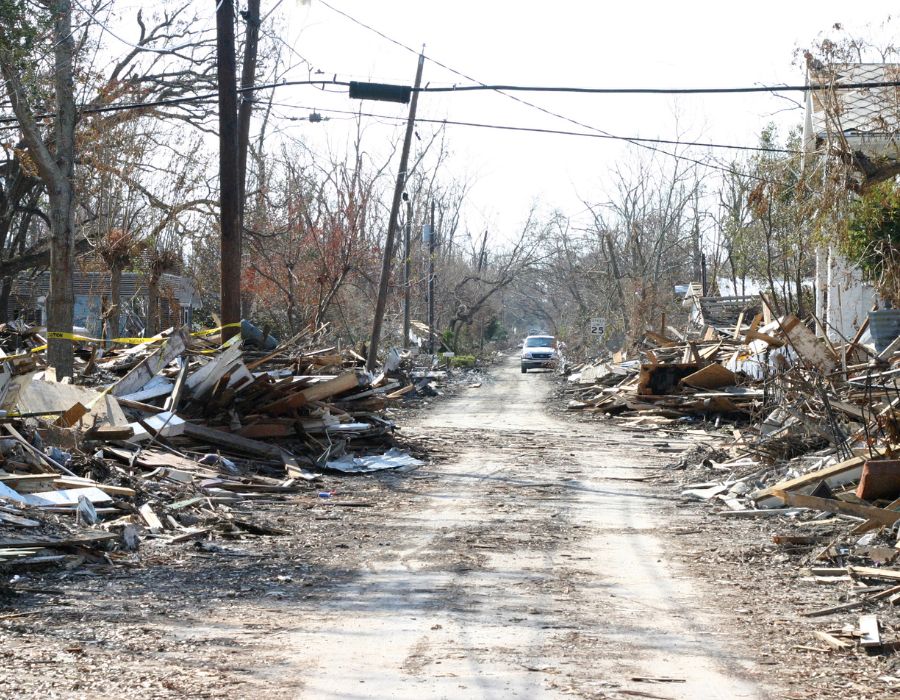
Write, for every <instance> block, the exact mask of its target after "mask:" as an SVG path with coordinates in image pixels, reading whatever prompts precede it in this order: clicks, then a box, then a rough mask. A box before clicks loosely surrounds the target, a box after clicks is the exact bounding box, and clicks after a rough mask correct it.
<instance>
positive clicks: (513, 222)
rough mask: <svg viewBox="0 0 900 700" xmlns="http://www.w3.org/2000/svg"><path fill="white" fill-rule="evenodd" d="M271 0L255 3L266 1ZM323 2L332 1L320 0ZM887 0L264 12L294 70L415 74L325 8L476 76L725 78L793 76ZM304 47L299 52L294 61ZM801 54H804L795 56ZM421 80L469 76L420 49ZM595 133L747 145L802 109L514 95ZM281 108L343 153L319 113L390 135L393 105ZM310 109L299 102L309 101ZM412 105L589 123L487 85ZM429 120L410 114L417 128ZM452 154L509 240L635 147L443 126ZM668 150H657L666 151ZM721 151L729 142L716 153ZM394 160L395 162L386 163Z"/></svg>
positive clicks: (576, 201)
mask: <svg viewBox="0 0 900 700" xmlns="http://www.w3.org/2000/svg"><path fill="white" fill-rule="evenodd" d="M267 4H268V5H269V6H271V2H267V0H263V8H264V9H263V11H264V12H265V11H266V5H267ZM329 5H331V7H329ZM893 5H894V3H891V2H889V1H887V0H862V1H859V2H856V3H847V2H834V1H832V0H822V1H819V2H816V3H807V2H798V1H794V2H791V1H789V0H788V1H785V0H780V1H778V2H775V1H772V0H757V2H754V3H745V4H736V3H730V2H722V1H721V0H719V1H718V2H708V1H705V0H682V2H678V3H675V2H670V1H661V0H643V1H641V0H632V1H631V2H626V1H622V0H616V1H614V2H607V1H605V0H595V1H587V0H557V1H556V2H534V1H532V0H517V1H512V0H480V1H475V0H455V1H454V2H435V1H426V0H418V1H414V0H391V1H388V0H383V1H378V0H327V3H326V0H308V2H301V1H300V0H282V2H281V4H280V5H279V6H278V8H277V9H276V10H275V14H273V17H274V16H279V15H280V16H282V17H283V19H282V20H279V24H280V26H279V29H278V30H279V31H280V32H281V33H282V35H283V36H284V37H285V42H286V44H287V45H288V46H289V47H290V49H289V50H290V52H291V55H292V56H293V57H294V59H295V61H296V62H297V63H298V65H297V67H296V68H294V69H293V70H292V72H291V75H290V76H288V77H290V78H295V79H303V78H306V77H308V76H309V72H310V66H311V67H312V68H314V69H315V70H317V71H322V73H321V74H318V73H316V74H315V75H321V76H324V77H326V78H331V77H333V76H335V75H336V76H337V78H338V79H339V80H371V81H376V82H393V83H400V84H406V85H409V84H412V82H413V78H414V74H415V68H416V56H415V53H414V52H411V51H409V50H407V49H405V48H402V47H401V46H398V45H397V43H393V42H392V41H390V40H389V39H387V38H384V37H382V36H379V35H378V34H376V33H375V32H373V31H371V30H369V29H366V28H364V27H362V26H360V25H359V24H356V23H354V22H353V21H352V20H351V19H348V18H347V17H345V16H343V15H342V14H340V13H339V12H336V11H335V10H334V9H332V8H336V9H337V10H340V11H341V12H343V13H346V15H349V16H350V17H352V18H353V19H355V20H357V21H358V22H359V23H362V24H365V25H368V26H369V27H372V28H373V29H376V30H378V31H379V32H381V33H383V34H384V35H386V36H387V37H389V38H390V39H393V40H394V41H396V42H398V43H399V44H402V45H405V46H407V47H410V48H412V49H414V50H415V51H418V50H419V49H420V48H421V47H422V45H423V44H424V45H425V53H426V56H428V57H429V58H434V59H435V60H436V61H438V62H440V63H442V64H444V66H447V67H449V68H451V69H454V70H455V71H458V72H459V73H462V74H464V75H466V76H470V77H471V78H474V79H475V80H476V81H480V82H484V83H503V84H521V85H547V86H579V87H655V88H684V87H735V86H754V85H776V84H791V85H796V84H802V83H803V80H804V75H803V70H802V69H801V65H800V62H799V61H798V60H797V58H796V52H797V50H798V49H802V48H804V47H807V46H811V45H812V44H814V43H815V42H816V40H817V38H821V35H822V33H823V32H827V31H828V30H829V29H830V28H831V27H832V25H834V24H835V23H837V22H840V23H841V24H843V25H844V26H845V27H846V28H848V29H850V30H851V31H853V32H855V33H861V34H863V35H870V36H873V37H874V36H878V35H879V32H880V31H882V30H880V29H879V25H881V24H882V23H883V22H884V21H885V20H886V19H887V18H888V16H889V14H890V12H891V10H892V9H893V7H892V6H893ZM299 57H302V58H303V59H304V60H305V61H307V62H308V63H306V64H303V63H302V62H301V61H300V58H299ZM801 60H802V59H801ZM423 82H424V83H426V84H430V85H432V86H435V85H448V84H454V83H460V84H463V83H467V82H469V81H467V80H466V79H465V78H463V77H460V75H458V74H454V73H453V72H451V71H449V70H447V69H446V68H444V67H441V66H440V65H437V64H436V63H434V62H432V61H431V60H429V61H426V64H425V71H424V77H423ZM516 95H517V97H520V98H521V99H524V100H527V101H529V102H532V103H533V104H535V105H537V106H538V107H541V108H544V109H546V110H550V111H552V112H555V113H557V114H559V115H562V116H564V117H567V118H569V119H571V120H575V121H577V122H580V123H581V124H583V125H586V126H587V127H590V128H591V129H599V130H602V131H605V132H608V133H611V134H615V135H622V136H640V137H649V138H663V139H679V138H680V139H684V140H699V141H711V142H716V143H722V144H733V145H746V146H752V145H755V144H756V142H757V139H758V135H759V133H760V131H761V129H762V128H763V127H764V126H765V125H766V124H767V123H768V122H771V121H774V122H776V124H778V125H779V127H780V129H781V131H782V133H786V132H787V130H788V129H789V128H790V127H792V126H794V125H799V124H800V123H801V121H802V117H803V113H802V110H801V109H800V107H799V102H800V100H799V99H798V98H799V95H797V94H794V95H789V97H791V98H792V99H791V100H788V99H784V98H779V97H774V96H771V95H768V94H746V95H700V96H690V95H688V96H679V97H677V98H675V97H672V96H646V95H641V96H621V95H616V96H613V95H561V94H535V93H527V94H526V93H516ZM276 99H277V101H278V103H279V104H281V105H284V106H283V107H280V108H279V111H280V113H282V114H285V115H287V114H290V115H293V116H305V115H306V114H308V112H309V111H311V109H315V110H319V111H320V112H321V113H322V114H323V115H324V116H328V117H330V120H329V121H325V122H320V123H317V124H313V123H309V122H302V121H292V122H283V123H282V128H283V129H284V133H286V134H288V135H290V136H291V137H292V138H299V139H303V140H304V141H305V142H306V143H307V144H309V145H310V146H311V147H312V148H314V149H326V148H327V149H331V150H333V151H334V150H338V151H339V150H341V149H342V148H343V147H344V146H345V145H346V143H347V141H348V139H349V138H350V131H351V129H352V124H353V122H352V120H348V119H346V118H344V119H341V117H342V116H344V115H340V114H335V113H329V112H326V111H325V110H328V109H331V110H354V109H358V108H360V106H362V109H363V110H364V111H366V112H370V113H374V114H378V115H385V116H390V117H395V118H397V119H396V120H381V119H371V118H370V119H366V120H365V123H366V131H365V135H364V138H365V142H366V145H367V147H368V148H369V149H370V150H371V151H372V152H377V151H378V149H379V148H383V147H384V145H385V144H387V143H389V142H390V141H391V140H392V139H395V140H396V139H398V138H399V137H400V135H401V133H402V121H401V120H402V119H403V118H405V116H406V113H407V107H406V106H405V105H399V104H391V103H387V102H366V103H362V105H361V103H360V102H359V101H357V100H350V99H349V97H348V95H347V94H346V91H345V89H340V90H337V89H336V91H335V92H334V93H325V92H322V91H321V90H318V89H315V88H310V87H300V88H290V89H288V88H282V89H279V91H278V93H277V98H276ZM308 108H311V109H308ZM418 117H419V118H423V119H437V120H442V119H448V120H456V121H473V122H480V123H490V124H504V125H515V126H525V127H538V128H545V129H562V130H575V131H589V130H590V129H589V128H585V127H582V126H577V125H575V124H573V123H572V122H571V121H567V120H565V119H562V118H558V117H554V116H550V115H548V114H546V113H544V112H542V111H540V109H537V108H535V107H532V106H528V105H525V104H522V103H521V102H517V101H515V100H512V99H510V98H509V97H506V96H504V95H500V94H497V93H493V92H478V93H457V94H440V93H438V94H425V93H423V94H422V96H421V99H420V100H419V109H418ZM435 128H436V127H435V126H434V125H425V124H421V125H419V129H420V132H421V131H422V130H424V132H425V133H426V134H427V133H429V132H430V130H432V129H435ZM448 138H449V144H450V147H451V149H452V152H453V155H452V158H451V160H450V162H449V163H448V164H447V166H446V168H447V175H448V176H452V177H457V178H460V179H468V180H469V181H470V182H471V183H472V190H471V195H470V198H469V201H468V205H467V212H466V221H467V223H468V225H469V226H470V227H471V228H472V229H473V232H474V231H476V230H479V229H483V228H485V227H487V228H490V229H491V230H494V231H497V233H498V235H499V236H500V237H508V236H511V235H512V233H513V232H514V231H515V230H516V228H517V227H518V226H519V224H520V222H521V221H522V220H523V219H524V217H525V215H526V214H527V211H528V209H529V207H530V206H531V204H532V203H533V202H538V203H539V204H540V205H541V206H542V207H543V208H545V209H551V208H559V209H561V210H562V211H564V212H566V213H568V214H570V215H575V216H576V218H577V217H578V216H579V215H581V216H584V210H585V204H584V203H585V202H602V201H606V200H608V199H609V196H610V195H609V188H610V187H611V178H610V172H611V171H612V170H613V169H614V168H616V167H617V166H621V165H623V164H626V163H627V162H629V161H630V160H633V158H634V157H635V155H634V151H635V148H634V146H631V145H629V144H627V143H623V142H621V141H614V140H602V139H593V138H584V137H571V136H557V135H542V134H534V133H510V132H502V131H496V130H489V129H476V128H471V127H463V126H450V127H448ZM663 148H666V150H671V148H669V147H663ZM716 154H717V155H718V156H719V157H721V158H724V159H727V158H728V157H729V156H730V154H731V152H730V151H721V152H719V151H717V152H716ZM395 170H396V165H394V166H392V171H395Z"/></svg>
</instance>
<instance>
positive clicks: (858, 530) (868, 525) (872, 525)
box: [850, 498, 900, 535]
mask: <svg viewBox="0 0 900 700" xmlns="http://www.w3.org/2000/svg"><path fill="white" fill-rule="evenodd" d="M897 508H900V498H898V499H897V500H896V501H893V502H892V503H889V504H888V505H886V506H885V507H884V509H885V510H897ZM880 527H883V526H882V525H881V523H879V522H876V521H874V520H866V522H864V523H860V524H859V525H857V526H856V527H855V528H853V529H852V530H851V531H850V534H851V535H864V534H865V533H867V532H871V531H872V530H877V529H878V528H880Z"/></svg>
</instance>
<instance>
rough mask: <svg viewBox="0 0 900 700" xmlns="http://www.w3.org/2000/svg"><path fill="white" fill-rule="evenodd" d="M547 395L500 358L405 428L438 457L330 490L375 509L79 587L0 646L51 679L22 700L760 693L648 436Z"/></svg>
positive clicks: (26, 688)
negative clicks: (695, 565) (62, 608)
mask: <svg viewBox="0 0 900 700" xmlns="http://www.w3.org/2000/svg"><path fill="white" fill-rule="evenodd" d="M551 388H552V378H551V377H550V376H549V375H542V374H538V373H529V374H527V375H522V374H520V373H519V371H518V367H517V366H515V365H514V364H513V363H512V361H510V362H509V363H508V364H506V365H504V366H503V367H502V368H499V369H498V370H497V371H496V372H495V374H494V381H492V382H490V383H485V384H484V385H483V386H481V387H480V388H471V389H467V390H466V391H465V392H464V393H463V395H462V396H459V397H457V398H454V399H451V400H449V401H446V402H444V403H443V404H440V405H438V406H436V407H435V408H434V409H433V410H431V411H430V412H428V413H426V414H424V415H423V416H422V417H421V418H419V419H418V420H417V421H414V423H413V425H412V426H411V427H410V429H409V431H408V432H410V433H412V434H413V435H414V436H416V437H418V438H419V439H421V440H422V441H424V442H426V443H428V444H430V445H431V446H432V447H434V448H435V449H436V450H438V451H441V452H443V453H445V454H447V455H450V458H449V459H447V460H446V461H442V462H440V463H439V464H437V465H436V466H433V467H426V468H422V469H419V470H418V471H415V472H411V473H408V474H390V475H389V474H383V475H381V476H379V477H377V478H371V479H369V481H366V482H359V481H357V482H356V485H355V486H352V487H351V486H349V485H348V486H347V488H348V489H350V488H356V489H363V490H366V489H368V490H367V493H368V494H369V495H368V497H369V500H370V501H373V502H377V505H378V507H374V508H369V509H364V508H346V509H343V510H341V509H337V508H333V509H331V510H328V509H327V508H320V507H318V506H317V507H316V509H315V510H313V511H308V510H307V511H304V512H302V513H299V514H298V515H297V522H296V523H293V522H292V521H291V520H290V519H289V518H288V519H285V518H279V519H278V521H279V522H280V523H282V526H284V525H285V524H286V525H287V526H289V527H292V528H294V529H295V531H296V535H295V536H294V537H293V538H279V539H281V540H282V542H281V543H280V544H279V545H278V546H277V548H276V549H274V550H272V551H271V552H260V551H256V552H254V551H253V550H252V548H251V549H249V550H248V547H246V546H245V547H243V548H234V551H233V552H230V553H232V554H234V557H233V559H229V558H228V557H224V559H225V560H226V562H230V563H227V564H222V560H223V557H221V556H220V557H217V559H216V561H215V562H213V561H210V560H207V559H204V558H200V559H197V558H196V557H195V558H192V553H191V552H190V550H185V552H184V553H183V554H180V555H179V557H178V559H177V560H176V562H173V563H171V564H170V565H169V566H167V567H165V569H166V572H165V576H167V577H168V578H166V577H165V576H164V575H163V573H161V572H160V571H159V570H156V571H152V570H144V571H143V572H139V573H137V574H136V575H135V576H132V577H123V580H121V581H117V580H113V581H108V580H103V579H101V578H99V577H98V578H91V579H88V580H84V581H82V582H81V583H80V587H79V586H78V585H76V587H75V588H76V589H77V590H70V591H69V605H70V606H72V607H71V614H70V616H69V618H68V622H65V618H62V619H63V620H64V622H63V624H62V625H60V624H59V623H60V619H61V618H60V617H59V616H58V615H57V616H55V619H54V620H48V621H47V623H46V625H44V626H43V627H41V626H38V629H37V630H35V629H31V628H28V627H26V626H23V627H22V628H21V630H20V632H21V634H19V635H16V634H13V635H12V636H9V635H5V638H4V640H3V642H4V647H5V648H6V649H7V652H6V655H7V657H8V658H7V661H8V662H9V663H10V664H11V666H12V667H14V668H17V667H22V668H31V669H40V670H41V671H43V672H45V673H46V674H48V675H46V676H45V678H49V679H50V680H49V681H47V680H45V681H43V684H42V683H41V682H39V681H35V682H34V683H31V682H30V681H29V682H28V683H25V682H24V681H22V682H21V683H20V684H19V686H18V688H17V690H18V694H19V695H20V696H29V695H32V694H33V695H34V696H39V695H40V696H43V695H42V692H41V691H42V690H47V689H48V688H52V690H53V692H55V693H56V695H57V696H59V697H78V696H81V693H82V692H87V690H88V689H90V691H91V695H92V696H93V697H107V696H116V697H130V696H138V695H140V696H142V697H145V698H146V697H168V696H172V697H176V696H177V697H183V696H185V695H189V696H204V695H205V696H216V697H266V698H272V699H274V698H335V699H337V698H342V699H349V698H410V699H412V698H415V699H420V698H556V697H573V696H574V697H586V698H606V697H610V698H620V697H621V698H625V697H663V698H692V699H696V698H728V699H731V698H761V697H765V694H764V693H763V692H762V691H761V690H760V688H759V687H757V685H755V683H754V682H753V680H752V679H753V678H754V677H759V675H760V674H759V673H758V670H759V669H757V667H756V666H755V663H754V660H753V658H752V657H751V656H750V655H749V654H747V655H745V654H743V653H742V649H741V647H740V645H739V644H738V642H737V640H736V639H734V638H732V637H731V634H730V632H729V629H730V627H729V621H730V620H729V614H730V613H728V611H719V610H717V608H716V600H715V598H714V594H713V593H712V592H711V591H710V590H708V589H707V588H706V587H705V586H704V585H701V584H699V583H698V582H697V581H695V579H694V578H693V577H692V576H691V574H690V573H689V571H687V570H686V569H685V568H684V566H683V565H681V564H678V563H676V559H677V557H673V556H670V555H669V553H670V552H669V551H670V549H671V548H672V545H671V543H670V541H669V540H667V538H666V536H665V535H664V534H663V532H662V529H663V528H665V527H667V526H669V525H671V523H672V521H673V519H674V518H676V517H677V514H676V511H675V508H674V506H673V505H672V501H671V499H670V498H668V497H666V496H665V495H664V494H663V493H662V492H661V490H660V489H659V488H658V487H657V488H655V487H654V486H653V485H652V484H649V483H644V482H643V481H641V480H640V479H643V478H645V477H646V476H647V475H649V474H652V473H655V470H656V469H657V468H658V467H659V465H660V464H661V463H662V462H663V461H664V460H665V458H666V455H661V454H659V453H658V451H657V450H656V448H655V447H654V441H658V438H653V437H645V436H643V435H641V434H640V433H633V432H632V433H629V432H624V431H622V430H620V429H616V428H614V427H612V426H611V425H609V424H590V425H589V424H578V423H570V422H568V421H563V420H562V419H561V418H560V417H557V416H556V415H554V413H553V412H552V411H550V410H548V408H547V405H546V398H547V395H548V394H549V392H550V390H551ZM404 432H407V431H406V430H404ZM668 457H671V455H668ZM363 483H364V484H368V485H367V486H365V487H363V485H362V484H363ZM338 511H340V512H338ZM311 513H312V515H311ZM304 519H305V520H304ZM301 521H302V522H301ZM317 527H318V528H323V529H316V528H317ZM284 540H288V541H286V542H285V541H284ZM226 549H227V548H226ZM226 553H228V552H226ZM145 556H146V554H145ZM242 557H243V558H242ZM198 566H200V567H201V568H199V569H198ZM203 567H205V568H203ZM23 625H24V623H23ZM25 629H28V631H29V633H28V634H25V632H24V630H25ZM35 634H37V635H38V637H37V638H36V637H35V636H34V635H35ZM73 638H74V639H75V642H73ZM38 645H40V649H41V650H42V651H41V653H44V654H45V655H46V654H49V655H50V657H51V658H54V659H57V660H59V659H63V660H65V661H68V660H69V658H68V657H72V658H71V661H72V663H71V667H68V668H63V669H60V668H58V667H57V666H54V667H53V669H50V668H48V666H46V665H43V666H41V665H40V658H39V657H40V654H39V653H38V651H37V647H38ZM67 655H68V656H67ZM28 664H31V665H30V666H29V665H28ZM9 667H10V665H7V668H9ZM47 683H49V685H47Z"/></svg>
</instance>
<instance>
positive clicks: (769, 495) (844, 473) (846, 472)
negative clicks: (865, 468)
mask: <svg viewBox="0 0 900 700" xmlns="http://www.w3.org/2000/svg"><path fill="white" fill-rule="evenodd" d="M865 461H866V460H865V459H864V458H862V457H853V458H852V459H848V460H846V461H844V462H838V463H837V464H832V465H831V466H830V467H825V468H823V469H817V470H815V471H813V472H810V473H809V474H803V475H802V476H798V477H796V478H795V479H787V480H786V481H779V482H778V483H777V484H775V485H774V486H771V487H769V488H765V489H761V490H759V491H754V492H753V493H751V494H750V498H752V499H753V500H754V501H756V502H757V505H758V506H760V507H762V508H772V507H777V506H778V505H780V501H779V499H777V498H774V497H773V494H774V492H775V491H796V490H799V489H802V488H807V487H809V488H815V486H816V485H817V484H818V483H819V482H820V481H824V482H825V483H826V484H828V485H829V486H831V487H832V488H833V487H835V486H843V485H844V484H848V483H850V482H854V481H858V480H859V477H860V476H861V475H862V465H863V462H865Z"/></svg>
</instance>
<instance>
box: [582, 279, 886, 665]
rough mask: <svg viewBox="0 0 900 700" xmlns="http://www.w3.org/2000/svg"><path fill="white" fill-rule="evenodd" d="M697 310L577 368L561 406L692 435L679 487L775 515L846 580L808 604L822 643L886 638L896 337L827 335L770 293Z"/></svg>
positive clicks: (877, 643)
mask: <svg viewBox="0 0 900 700" xmlns="http://www.w3.org/2000/svg"><path fill="white" fill-rule="evenodd" d="M700 306H701V307H703V309H704V310H706V308H707V306H709V307H710V308H716V309H718V311H719V312H720V313H718V314H711V315H709V316H708V317H707V321H708V322H707V323H706V324H704V325H702V326H701V327H700V328H698V329H696V330H693V331H689V332H683V331H679V330H678V329H676V328H673V327H671V326H669V327H667V328H661V329H659V330H658V331H648V332H647V333H646V334H645V336H644V338H643V342H642V347H641V349H640V353H639V357H636V358H634V359H631V360H628V359H623V358H622V357H621V356H616V357H613V358H608V359H605V360H603V361H595V362H591V363H588V364H585V365H582V366H580V367H575V368H574V371H573V373H572V374H571V375H570V376H569V378H568V380H569V381H568V385H567V389H566V393H567V395H568V397H569V402H568V407H569V409H570V410H572V411H577V412H580V413H582V414H597V415H599V416H606V417H609V416H620V417H622V418H623V419H626V420H627V423H628V425H630V426H632V427H641V428H643V429H645V430H648V431H654V430H656V431H662V432H661V433H660V435H661V436H663V437H664V436H665V435H667V434H671V433H677V434H687V435H688V436H691V437H693V438H695V439H696V441H697V445H698V446H697V447H696V448H695V449H694V450H693V451H691V452H688V453H687V454H686V455H685V456H684V457H683V458H682V459H681V461H680V462H679V463H677V464H676V465H673V466H674V467H677V468H680V469H684V470H686V471H685V474H686V476H685V480H684V484H683V486H682V491H681V495H682V497H683V498H685V499H690V500H698V501H703V502H706V503H709V504H710V505H711V506H713V507H714V508H715V509H716V510H717V512H718V513H719V514H720V515H721V516H722V517H725V518H747V519H760V518H762V519H765V521H767V522H771V523H773V527H776V526H775V525H774V524H776V523H777V531H776V532H775V533H774V534H773V535H772V538H773V543H775V544H776V545H778V546H779V547H781V548H782V551H786V552H789V553H790V554H792V555H794V556H797V557H798V560H799V562H800V563H801V564H802V565H803V566H805V567H806V569H807V572H808V574H809V576H810V577H813V578H814V579H815V580H816V581H817V582H819V583H836V584H843V585H841V586H840V587H839V588H835V587H830V588H827V589H825V590H827V591H830V592H831V593H829V594H826V597H831V595H832V594H833V593H836V592H837V591H838V590H839V591H840V592H841V597H840V598H838V600H837V601H834V600H831V601H828V600H825V601H823V605H822V606H821V607H820V608H818V609H814V610H807V611H805V613H804V614H805V615H807V616H808V617H810V618H814V620H816V621H818V619H819V618H823V619H824V620H825V623H824V626H823V625H822V624H819V625H818V626H817V627H816V628H815V629H812V630H810V631H811V633H813V634H814V636H815V639H816V640H818V642H819V643H820V644H824V645H825V646H824V647H823V649H824V650H827V649H838V650H843V649H850V648H852V647H854V646H855V642H857V641H858V642H860V644H861V645H862V647H864V648H867V649H877V648H881V647H882V645H883V644H886V643H887V642H886V641H884V640H882V639H881V636H880V631H879V630H881V631H884V629H885V628H884V627H883V626H882V627H880V626H879V619H878V617H877V614H878V611H883V612H884V611H886V610H887V609H888V608H890V607H891V606H892V605H895V604H898V603H900V565H898V564H897V562H898V559H900V540H898V536H897V530H898V525H897V523H898V522H900V385H898V384H897V377H898V373H900V337H898V338H896V339H894V340H893V342H890V343H888V344H887V345H886V346H881V347H876V345H875V344H874V343H873V342H872V339H871V337H870V335H869V333H868V321H865V322H864V323H863V324H862V326H861V327H860V328H859V330H858V331H857V333H856V334H855V336H854V337H853V338H850V339H847V340H846V341H845V342H841V343H833V342H831V341H829V340H828V339H827V337H824V335H823V336H821V337H817V336H816V334H815V332H814V329H813V328H811V327H810V326H808V325H807V324H806V323H804V322H802V321H801V320H800V319H798V318H797V317H796V316H792V315H787V316H781V317H776V316H775V315H774V314H773V313H772V312H771V310H770V309H769V307H768V305H767V304H766V300H765V297H764V296H762V297H760V298H756V299H753V298H748V299H746V300H744V303H743V306H741V305H740V304H734V303H732V304H730V305H726V306H729V308H730V309H731V311H732V312H736V315H737V318H736V319H734V320H733V322H729V319H730V318H732V316H731V315H730V314H728V313H721V305H717V304H716V302H715V300H712V301H710V303H709V304H700ZM738 307H740V308H738ZM757 307H762V308H761V309H760V313H756V308H757ZM723 321H724V322H723ZM697 477H699V478H700V480H699V481H697ZM785 530H788V533H787V534H786V533H785ZM857 613H863V614H862V615H861V616H860V617H859V618H858V619H857V624H855V625H854V624H850V625H845V626H843V627H840V626H838V627H836V625H835V623H834V622H829V621H830V620H832V619H833V618H834V616H836V615H838V616H839V615H847V614H854V615H855V614H857ZM887 614H891V613H888V612H884V615H887ZM881 622H882V625H883V623H884V620H882V621H881ZM895 641H896V640H893V639H892V640H890V643H891V644H892V645H893V644H894V643H895Z"/></svg>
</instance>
